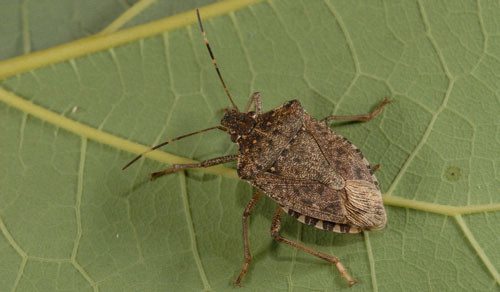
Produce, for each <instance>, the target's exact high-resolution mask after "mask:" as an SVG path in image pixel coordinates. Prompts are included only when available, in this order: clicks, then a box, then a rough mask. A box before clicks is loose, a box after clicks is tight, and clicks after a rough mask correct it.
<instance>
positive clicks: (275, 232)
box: [271, 206, 356, 287]
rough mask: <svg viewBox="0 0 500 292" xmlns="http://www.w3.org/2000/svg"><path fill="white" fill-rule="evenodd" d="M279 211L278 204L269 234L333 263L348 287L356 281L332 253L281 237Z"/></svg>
mask: <svg viewBox="0 0 500 292" xmlns="http://www.w3.org/2000/svg"><path fill="white" fill-rule="evenodd" d="M281 212H282V211H281V207H280V206H278V208H277V209H276V212H275V213H274V217H273V223H271V236H272V237H273V238H274V239H276V240H277V241H280V242H284V243H286V244H289V245H291V246H293V247H295V248H298V249H301V250H303V251H305V252H308V253H310V254H312V255H314V256H317V257H318V258H320V259H323V260H325V261H327V262H330V263H332V264H334V265H335V266H337V269H338V270H339V272H340V274H342V276H344V278H345V279H346V280H347V282H349V287H350V286H352V285H354V284H355V283H356V280H354V279H353V278H352V277H351V275H349V273H347V271H346V269H345V268H344V266H343V265H342V263H341V262H340V261H339V259H338V258H336V257H334V256H332V255H329V254H325V253H322V252H319V251H316V250H314V249H310V248H308V247H307V246H304V245H302V244H299V243H296V242H294V241H291V240H289V239H286V238H283V237H281V236H280V234H279V232H280V229H281Z"/></svg>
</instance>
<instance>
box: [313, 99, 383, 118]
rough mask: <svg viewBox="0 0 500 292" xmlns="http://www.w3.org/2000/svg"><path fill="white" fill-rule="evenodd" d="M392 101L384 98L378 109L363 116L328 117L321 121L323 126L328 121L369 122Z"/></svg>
mask: <svg viewBox="0 0 500 292" xmlns="http://www.w3.org/2000/svg"><path fill="white" fill-rule="evenodd" d="M391 102H392V101H391V100H390V99H389V98H387V97H386V98H384V100H383V101H382V103H380V105H379V106H378V107H376V108H375V109H374V110H373V111H372V112H371V113H369V114H363V115H352V116H328V117H326V118H324V119H322V120H321V121H322V122H324V123H325V124H326V123H328V121H330V120H343V121H355V122H368V121H369V120H371V119H373V118H374V117H376V116H377V115H378V114H380V113H381V112H382V109H383V108H384V107H385V106H386V105H388V104H390V103H391Z"/></svg>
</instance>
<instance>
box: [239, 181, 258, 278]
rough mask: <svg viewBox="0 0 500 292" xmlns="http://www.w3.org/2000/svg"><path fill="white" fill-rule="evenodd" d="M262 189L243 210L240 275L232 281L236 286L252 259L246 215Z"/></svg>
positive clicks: (253, 205) (251, 209) (255, 202)
mask: <svg viewBox="0 0 500 292" xmlns="http://www.w3.org/2000/svg"><path fill="white" fill-rule="evenodd" d="M262 194H263V193H262V191H261V190H257V191H256V192H255V194H254V195H253V196H252V198H251V199H250V201H249V202H248V204H247V206H246V207H245V211H244V212H243V217H242V223H243V253H244V254H243V259H244V261H245V262H244V263H243V267H242V268H241V272H240V275H239V276H238V279H236V281H234V283H235V284H236V285H238V286H241V279H243V276H245V274H246V273H247V272H248V267H249V266H250V261H251V260H252V255H251V254H250V245H249V242H248V222H247V219H248V216H250V215H251V214H252V211H253V209H254V208H255V206H257V203H258V202H259V200H260V198H262Z"/></svg>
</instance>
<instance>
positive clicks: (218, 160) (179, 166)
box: [151, 154, 238, 180]
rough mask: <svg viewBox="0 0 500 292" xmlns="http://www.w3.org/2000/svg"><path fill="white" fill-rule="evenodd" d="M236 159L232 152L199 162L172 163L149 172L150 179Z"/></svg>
mask: <svg viewBox="0 0 500 292" xmlns="http://www.w3.org/2000/svg"><path fill="white" fill-rule="evenodd" d="M236 159H238V155H237V154H233V155H227V156H221V157H217V158H212V159H208V160H205V161H202V162H200V163H189V164H174V165H172V167H171V168H167V169H165V170H162V171H158V172H153V173H151V180H155V179H156V178H157V177H159V176H162V175H165V174H169V173H172V172H176V171H179V170H183V169H186V168H199V167H210V166H214V165H217V164H222V163H226V162H229V161H234V160H236Z"/></svg>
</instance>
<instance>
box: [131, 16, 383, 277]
mask: <svg viewBox="0 0 500 292" xmlns="http://www.w3.org/2000/svg"><path fill="white" fill-rule="evenodd" d="M196 12H197V16H198V22H199V24H200V29H201V33H202V35H203V38H204V40H205V44H206V46H207V49H208V52H209V54H210V57H211V59H212V63H213V64H214V67H215V70H216V72H217V75H218V76H219V79H220V81H221V83H222V85H223V87H224V90H225V91H226V94H227V96H228V98H229V101H230V102H231V104H232V107H233V108H232V109H228V110H226V113H225V115H224V117H223V118H222V120H221V124H222V126H215V127H211V128H207V129H203V130H200V131H197V132H193V133H190V134H186V135H183V136H179V137H177V138H174V139H171V140H169V141H166V142H164V143H161V144H159V145H157V146H154V147H152V148H151V149H149V150H148V151H146V152H144V153H142V154H140V155H139V156H137V157H136V158H134V159H133V160H132V161H130V162H129V163H128V164H127V165H125V166H124V167H123V169H125V168H127V167H129V166H130V165H131V164H132V163H134V162H135V161H136V160H138V159H139V158H140V157H142V156H143V155H144V154H146V153H148V152H150V151H153V150H155V149H158V148H160V147H162V146H165V145H167V144H169V143H172V142H174V141H177V140H179V139H182V138H186V137H189V136H192V135H195V134H199V133H203V132H206V131H209V130H213V129H219V130H222V131H224V132H226V133H228V134H229V135H230V136H231V141H232V142H234V143H237V144H238V153H237V154H233V155H227V156H222V157H217V158H213V159H209V160H205V161H202V162H200V163H193V164H174V165H173V166H172V167H171V168H167V169H165V170H163V171H159V172H154V173H151V179H152V180H153V179H155V178H157V177H159V176H162V175H165V174H169V173H172V172H175V171H179V170H183V169H188V168H197V167H210V166H214V165H217V164H222V163H226V162H230V161H235V160H237V161H238V166H237V172H238V176H239V177H240V178H241V179H243V180H246V181H247V182H248V183H250V184H251V185H253V186H254V187H255V188H256V189H257V191H256V192H255V194H254V195H253V197H252V198H251V199H250V201H249V202H248V204H247V206H246V208H245V211H244V212H243V218H242V220H243V242H244V264H243V267H242V269H241V272H240V274H239V276H238V278H237V279H236V281H235V283H236V284H237V285H241V280H242V278H243V276H244V275H245V274H246V273H247V271H248V267H249V265H250V259H251V254H250V248H249V244H248V224H247V219H248V216H250V214H251V213H252V210H253V209H254V208H255V206H256V205H257V202H258V201H259V200H260V198H261V197H262V195H263V194H264V193H265V194H267V195H268V196H269V197H270V198H271V199H273V200H274V201H275V202H276V203H278V206H277V208H276V212H275V214H274V217H273V220H272V223H271V236H272V237H273V238H274V239H276V240H277V241H279V242H284V243H286V244H288V245H291V246H293V247H296V248H298V249H301V250H303V251H305V252H308V253H310V254H312V255H314V256H317V257H319V258H321V259H323V260H326V261H328V262H330V263H332V264H335V265H336V267H337V269H338V270H339V272H340V273H341V274H342V276H344V278H345V279H346V280H347V281H348V283H349V286H351V285H353V284H354V283H356V280H354V279H353V278H352V277H351V276H350V275H349V273H348V272H347V271H346V269H345V268H344V266H343V265H342V263H341V262H340V261H339V260H338V259H337V258H336V257H335V256H332V255H328V254H325V253H322V252H319V251H316V250H313V249H311V248H308V247H306V246H304V245H302V244H300V243H297V242H294V241H291V240H289V239H286V238H283V237H281V235H280V234H279V231H280V228H281V216H282V213H283V211H284V212H286V213H288V214H289V215H290V216H292V217H294V218H295V219H297V220H298V221H299V222H301V223H304V224H306V225H310V226H314V227H316V228H318V229H322V230H326V231H333V232H338V233H359V232H361V231H363V230H366V231H368V230H378V229H382V228H384V226H385V224H386V214H385V210H384V206H383V202H382V195H381V193H380V187H379V184H378V181H377V179H376V177H375V175H374V174H373V171H374V169H372V168H371V166H370V164H369V163H368V161H367V160H366V159H365V158H364V157H363V155H362V154H361V151H360V150H359V149H358V148H357V147H356V146H354V145H353V144H352V143H351V142H349V141H348V140H347V139H346V138H344V137H342V136H341V135H339V134H337V133H336V132H334V131H333V130H331V129H330V128H329V127H328V126H327V122H328V121H329V120H347V121H362V122H365V121H369V120H371V119H373V118H374V117H375V116H377V115H378V114H379V113H380V112H381V111H382V109H383V107H384V106H385V105H387V104H388V103H390V102H391V101H390V100H389V99H387V98H386V99H384V100H383V101H382V103H381V104H380V105H379V106H378V107H377V108H375V110H374V111H372V112H371V113H370V114H364V115H354V116H329V117H326V118H324V119H323V120H321V121H318V120H316V119H315V118H313V117H312V116H311V115H309V114H308V113H307V112H306V111H305V110H304V108H303V107H302V106H301V104H300V102H299V101H297V100H292V101H289V102H287V103H285V104H283V105H281V106H279V107H277V108H275V109H273V110H270V111H268V112H265V113H263V112H262V103H261V95H260V94H259V93H258V92H257V93H254V94H253V95H252V96H251V98H250V100H249V102H248V103H247V105H246V107H245V109H244V110H243V111H240V110H239V109H238V107H237V106H236V104H235V103H234V101H233V99H232V98H231V95H230V93H229V90H228V89H227V86H226V85H225V83H224V80H223V79H222V75H221V73H220V70H219V68H218V67H217V63H216V62H215V58H214V55H213V52H212V49H211V48H210V45H209V43H208V40H207V37H206V35H205V30H204V29H203V24H202V22H201V18H200V13H199V11H198V10H196ZM252 105H253V107H254V111H250V108H251V107H252Z"/></svg>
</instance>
